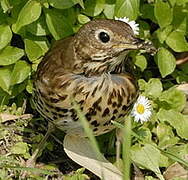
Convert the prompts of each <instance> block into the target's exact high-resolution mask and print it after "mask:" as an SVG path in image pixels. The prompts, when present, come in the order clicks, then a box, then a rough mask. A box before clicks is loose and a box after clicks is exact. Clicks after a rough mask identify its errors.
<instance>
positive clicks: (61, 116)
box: [59, 114, 67, 118]
mask: <svg viewBox="0 0 188 180" xmlns="http://www.w3.org/2000/svg"><path fill="white" fill-rule="evenodd" d="M59 117H60V118H63V117H67V115H65V114H59Z"/></svg>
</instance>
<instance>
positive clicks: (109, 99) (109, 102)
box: [107, 96, 112, 105]
mask: <svg viewBox="0 0 188 180" xmlns="http://www.w3.org/2000/svg"><path fill="white" fill-rule="evenodd" d="M107 104H108V105H111V104H112V97H111V96H109V98H108V102H107Z"/></svg>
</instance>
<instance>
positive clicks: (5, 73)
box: [0, 66, 12, 93]
mask: <svg viewBox="0 0 188 180" xmlns="http://www.w3.org/2000/svg"><path fill="white" fill-rule="evenodd" d="M11 72H12V68H11V66H6V67H0V87H1V88H2V89H3V90H4V91H6V92H8V93H9V87H10V82H11Z"/></svg>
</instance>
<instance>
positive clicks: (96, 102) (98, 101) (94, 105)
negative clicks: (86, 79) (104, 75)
mask: <svg viewBox="0 0 188 180" xmlns="http://www.w3.org/2000/svg"><path fill="white" fill-rule="evenodd" d="M101 101H102V97H100V98H99V99H98V100H97V101H95V102H94V103H93V108H94V109H96V110H98V111H101V107H100V106H99V104H100V102H101Z"/></svg>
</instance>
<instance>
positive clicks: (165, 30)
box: [157, 25, 172, 43]
mask: <svg viewBox="0 0 188 180" xmlns="http://www.w3.org/2000/svg"><path fill="white" fill-rule="evenodd" d="M171 32H172V26H171V25H169V26H167V27H165V28H163V29H158V30H157V37H158V39H159V41H160V43H163V42H164V41H165V40H166V38H167V37H168V35H169V34H170V33H171Z"/></svg>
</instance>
